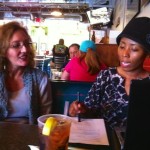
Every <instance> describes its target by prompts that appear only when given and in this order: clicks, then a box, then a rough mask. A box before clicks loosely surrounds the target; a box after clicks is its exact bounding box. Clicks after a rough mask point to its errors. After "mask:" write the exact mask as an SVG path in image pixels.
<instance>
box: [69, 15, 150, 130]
mask: <svg viewBox="0 0 150 150" xmlns="http://www.w3.org/2000/svg"><path fill="white" fill-rule="evenodd" d="M117 44H118V56H119V60H120V65H119V66H118V67H112V68H108V69H106V70H102V71H100V73H99V75H98V76H97V79H96V82H94V83H93V85H92V87H91V89H90V90H89V92H88V95H87V97H86V98H85V100H84V103H79V102H78V101H74V102H73V103H72V104H71V106H70V109H69V114H70V116H76V115H77V114H78V113H81V114H82V115H83V116H90V117H91V116H92V117H102V118H104V119H105V121H106V122H107V123H108V125H109V126H110V127H112V128H113V127H115V126H126V120H127V110H128V102H129V91H130V83H131V82H132V80H150V73H149V72H148V71H146V70H145V69H144V68H143V63H144V61H145V58H146V57H147V56H149V54H150V18H147V17H141V18H135V19H134V20H132V21H131V22H129V23H128V24H127V26H126V27H125V28H124V30H123V31H122V32H121V34H120V35H119V36H118V37H117Z"/></svg>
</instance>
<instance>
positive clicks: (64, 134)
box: [38, 114, 71, 150]
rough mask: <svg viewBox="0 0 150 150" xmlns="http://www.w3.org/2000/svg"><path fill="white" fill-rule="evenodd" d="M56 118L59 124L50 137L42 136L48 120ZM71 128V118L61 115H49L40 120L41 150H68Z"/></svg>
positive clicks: (41, 117)
mask: <svg viewBox="0 0 150 150" xmlns="http://www.w3.org/2000/svg"><path fill="white" fill-rule="evenodd" d="M49 117H54V118H55V119H56V120H57V121H58V123H57V125H56V127H55V128H54V129H53V130H52V132H51V133H50V135H49V136H46V135H43V134H42V129H43V126H44V123H45V122H46V119H47V118H49ZM70 127H71V118H70V117H68V116H66V115H61V114H48V115H43V116H40V117H39V118H38V128H39V137H40V150H68V140H69V134H70Z"/></svg>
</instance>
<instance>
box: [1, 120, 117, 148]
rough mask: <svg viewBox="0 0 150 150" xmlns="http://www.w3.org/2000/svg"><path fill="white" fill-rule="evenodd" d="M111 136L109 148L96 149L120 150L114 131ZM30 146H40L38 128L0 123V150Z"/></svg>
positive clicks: (110, 133)
mask: <svg viewBox="0 0 150 150" xmlns="http://www.w3.org/2000/svg"><path fill="white" fill-rule="evenodd" d="M109 135H110V137H109V142H110V146H109V147H106V146H102V147H101V148H98V149H97V148H94V149H95V150H120V147H119V145H118V142H117V140H116V136H115V134H114V133H113V131H111V132H109ZM28 145H34V146H39V138H38V126H36V125H28V124H15V123H6V122H0V150H30V148H29V146H28ZM88 148H89V147H88ZM69 150H72V148H69ZM73 150H75V149H73Z"/></svg>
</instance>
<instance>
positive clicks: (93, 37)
mask: <svg viewBox="0 0 150 150" xmlns="http://www.w3.org/2000/svg"><path fill="white" fill-rule="evenodd" d="M91 40H92V41H93V42H94V43H95V31H93V34H92V38H91Z"/></svg>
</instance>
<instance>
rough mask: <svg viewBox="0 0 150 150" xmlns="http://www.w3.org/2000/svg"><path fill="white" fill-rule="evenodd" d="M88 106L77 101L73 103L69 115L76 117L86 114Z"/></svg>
mask: <svg viewBox="0 0 150 150" xmlns="http://www.w3.org/2000/svg"><path fill="white" fill-rule="evenodd" d="M86 110H87V108H86V106H85V105H84V104H83V103H82V102H78V101H77V100H76V101H74V102H72V104H71V105H70V108H69V115H70V116H71V117H75V116H77V115H78V114H84V113H86Z"/></svg>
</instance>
